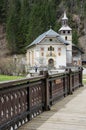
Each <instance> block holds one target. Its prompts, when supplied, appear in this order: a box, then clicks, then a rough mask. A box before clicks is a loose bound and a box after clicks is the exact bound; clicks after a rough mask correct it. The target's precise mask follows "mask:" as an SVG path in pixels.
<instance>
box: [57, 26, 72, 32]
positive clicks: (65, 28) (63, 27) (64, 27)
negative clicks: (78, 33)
mask: <svg viewBox="0 0 86 130" xmlns="http://www.w3.org/2000/svg"><path fill="white" fill-rule="evenodd" d="M62 30H65V31H66V30H67V31H70V30H72V29H71V28H70V27H69V26H62V27H61V28H60V29H59V31H62Z"/></svg>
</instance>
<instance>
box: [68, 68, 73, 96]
mask: <svg viewBox="0 0 86 130" xmlns="http://www.w3.org/2000/svg"><path fill="white" fill-rule="evenodd" d="M69 94H73V91H72V71H71V69H69Z"/></svg>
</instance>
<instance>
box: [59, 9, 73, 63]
mask: <svg viewBox="0 0 86 130" xmlns="http://www.w3.org/2000/svg"><path fill="white" fill-rule="evenodd" d="M59 33H60V34H61V36H62V37H63V39H64V40H66V41H67V42H68V43H69V45H68V46H67V65H68V64H71V63H72V29H71V28H70V27H69V26H68V18H67V15H66V11H64V15H63V18H62V26H61V28H60V29H59Z"/></svg>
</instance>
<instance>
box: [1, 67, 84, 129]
mask: <svg viewBox="0 0 86 130" xmlns="http://www.w3.org/2000/svg"><path fill="white" fill-rule="evenodd" d="M41 73H42V75H40V76H38V77H34V78H29V79H28V78H26V79H22V80H16V81H9V82H5V83H0V130H16V129H18V128H19V127H20V126H22V125H23V124H25V123H26V122H28V121H30V120H31V119H32V118H34V117H36V116H37V115H39V114H41V113H42V112H43V111H46V110H49V109H50V107H51V105H53V103H55V102H56V101H58V99H60V98H62V97H65V96H67V95H68V94H72V93H73V91H74V90H75V89H76V88H78V87H80V86H82V68H79V69H78V70H76V71H71V69H68V70H67V71H65V73H59V74H53V75H48V73H47V72H41Z"/></svg>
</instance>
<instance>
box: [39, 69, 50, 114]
mask: <svg viewBox="0 0 86 130" xmlns="http://www.w3.org/2000/svg"><path fill="white" fill-rule="evenodd" d="M41 73H42V74H43V75H45V110H46V111H47V110H50V101H49V100H50V97H49V81H48V78H49V75H48V71H43V72H41Z"/></svg>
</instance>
